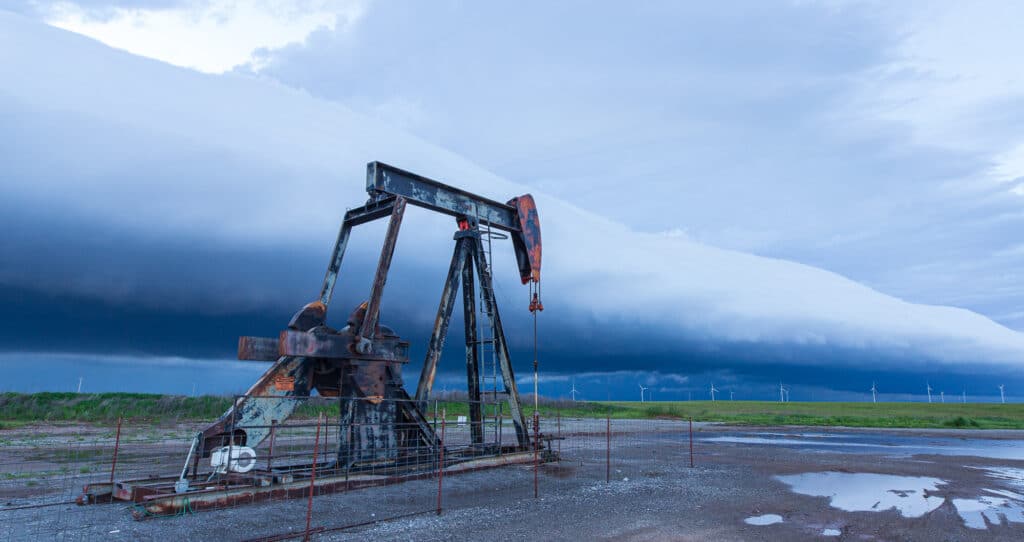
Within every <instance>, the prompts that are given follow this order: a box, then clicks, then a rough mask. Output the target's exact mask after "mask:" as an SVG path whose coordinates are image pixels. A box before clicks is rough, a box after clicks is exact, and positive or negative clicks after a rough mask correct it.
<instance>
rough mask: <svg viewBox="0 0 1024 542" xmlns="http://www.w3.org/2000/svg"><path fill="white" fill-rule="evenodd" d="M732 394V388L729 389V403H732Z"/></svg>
mask: <svg viewBox="0 0 1024 542" xmlns="http://www.w3.org/2000/svg"><path fill="white" fill-rule="evenodd" d="M733 393H734V392H733V391H732V388H729V400H730V401H732V394H733Z"/></svg>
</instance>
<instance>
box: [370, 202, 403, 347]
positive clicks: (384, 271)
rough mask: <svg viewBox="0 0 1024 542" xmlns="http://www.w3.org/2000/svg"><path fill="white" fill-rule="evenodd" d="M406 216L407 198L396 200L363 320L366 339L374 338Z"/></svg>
mask: <svg viewBox="0 0 1024 542" xmlns="http://www.w3.org/2000/svg"><path fill="white" fill-rule="evenodd" d="M404 215H405V198H403V197H401V196H399V197H397V198H395V205H394V207H393V209H392V211H391V220H390V221H389V222H388V231H387V233H386V234H385V235H384V246H383V247H381V250H380V260H379V261H378V262H377V273H376V275H375V276H374V278H373V286H372V287H371V288H370V300H369V303H368V304H367V307H366V316H365V317H364V318H363V325H362V328H360V330H359V336H360V337H362V338H364V339H372V338H373V335H374V333H373V330H374V328H375V327H376V326H377V317H378V316H379V315H380V300H381V296H382V295H383V293H384V285H385V284H387V281H388V269H390V268H391V258H392V257H393V256H394V255H395V244H396V243H397V242H398V230H399V228H401V227H402V217H403V216H404Z"/></svg>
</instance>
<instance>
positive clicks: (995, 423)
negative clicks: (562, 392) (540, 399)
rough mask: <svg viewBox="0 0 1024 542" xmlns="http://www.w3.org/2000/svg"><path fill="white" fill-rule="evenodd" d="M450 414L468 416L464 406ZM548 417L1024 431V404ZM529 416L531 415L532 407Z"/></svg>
mask: <svg viewBox="0 0 1024 542" xmlns="http://www.w3.org/2000/svg"><path fill="white" fill-rule="evenodd" d="M446 406H447V408H448V414H449V415H452V414H457V415H466V413H467V412H468V408H467V406H466V405H465V404H463V403H449V404H447V405H446ZM540 409H541V411H542V413H544V414H545V415H553V414H554V413H555V412H558V413H561V415H562V416H563V417H577V418H595V417H596V418H604V417H606V416H610V417H612V418H616V419H651V418H679V419H687V418H691V417H692V418H693V420H694V421H701V422H726V423H731V424H737V425H815V426H845V427H904V428H963V429H1024V404H1017V403H1013V404H997V403H967V404H963V403H931V404H929V403H866V402H865V403H777V402H772V401H716V402H714V403H712V402H711V401H680V402H661V401H659V402H648V403H639V402H614V401H600V402H579V403H572V402H568V401H559V402H551V403H548V404H547V405H545V404H543V403H542V404H541V406H540ZM524 410H525V411H526V412H527V413H529V412H532V407H531V406H530V405H526V406H524Z"/></svg>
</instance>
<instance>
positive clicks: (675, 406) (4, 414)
mask: <svg viewBox="0 0 1024 542" xmlns="http://www.w3.org/2000/svg"><path fill="white" fill-rule="evenodd" d="M231 400H232V398H231V397H225V396H201V397H182V396H171V395H150V394H142V393H97V394H76V393H35V394H21V393H3V394H0V429H2V428H5V427H12V426H20V425H25V424H28V423H37V422H51V423H52V422H110V421H113V420H116V419H117V418H118V417H119V416H123V417H125V418H126V419H133V420H150V421H154V422H161V423H166V422H175V421H192V420H210V421H212V420H215V419H216V418H217V417H219V416H220V415H221V414H223V413H224V411H225V410H227V408H228V407H229V406H230V405H231ZM440 406H441V407H443V408H445V409H446V411H447V413H448V416H449V417H454V416H458V415H466V414H468V407H467V405H466V404H465V403H458V402H446V403H442V404H441V405H440ZM336 408H337V407H336V406H333V405H330V404H329V403H327V402H326V401H324V400H317V399H312V400H310V402H309V403H308V404H305V405H303V407H302V408H300V409H299V411H298V412H297V415H298V416H301V417H313V416H315V415H316V414H317V413H318V412H321V411H324V412H328V413H329V414H330V413H334V412H335V410H336ZM526 410H527V412H528V413H529V412H531V411H532V409H531V408H530V407H529V406H528V407H527V408H526ZM541 411H542V413H543V414H544V415H546V416H553V415H554V414H555V413H556V412H557V413H560V414H561V415H562V416H564V417H598V418H603V417H605V416H611V417H612V418H639V419H650V418H680V419H685V418H691V417H692V418H693V419H694V421H709V422H727V423H732V424H742V425H816V426H848V427H911V428H949V427H954V428H968V429H971V428H973V429H1024V404H1006V405H1003V404H995V403H968V404H961V403H945V404H941V403H932V404H928V403H877V404H873V403H867V402H864V403H796V402H793V403H776V402H760V401H717V402H715V403H712V402H710V401H684V402H648V403H643V404H641V403H637V402H579V403H573V402H569V401H544V402H542V404H541Z"/></svg>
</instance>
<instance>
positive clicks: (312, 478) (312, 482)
mask: <svg viewBox="0 0 1024 542" xmlns="http://www.w3.org/2000/svg"><path fill="white" fill-rule="evenodd" d="M322 418H323V413H322V412H321V413H319V414H317V416H316V440H315V441H314V442H313V469H312V470H311V471H310V473H309V499H308V500H307V501H306V531H305V533H304V535H305V536H303V538H302V539H303V540H306V541H308V540H309V526H310V523H312V521H313V490H314V489H316V453H317V450H319V449H320V424H321V423H322Z"/></svg>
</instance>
